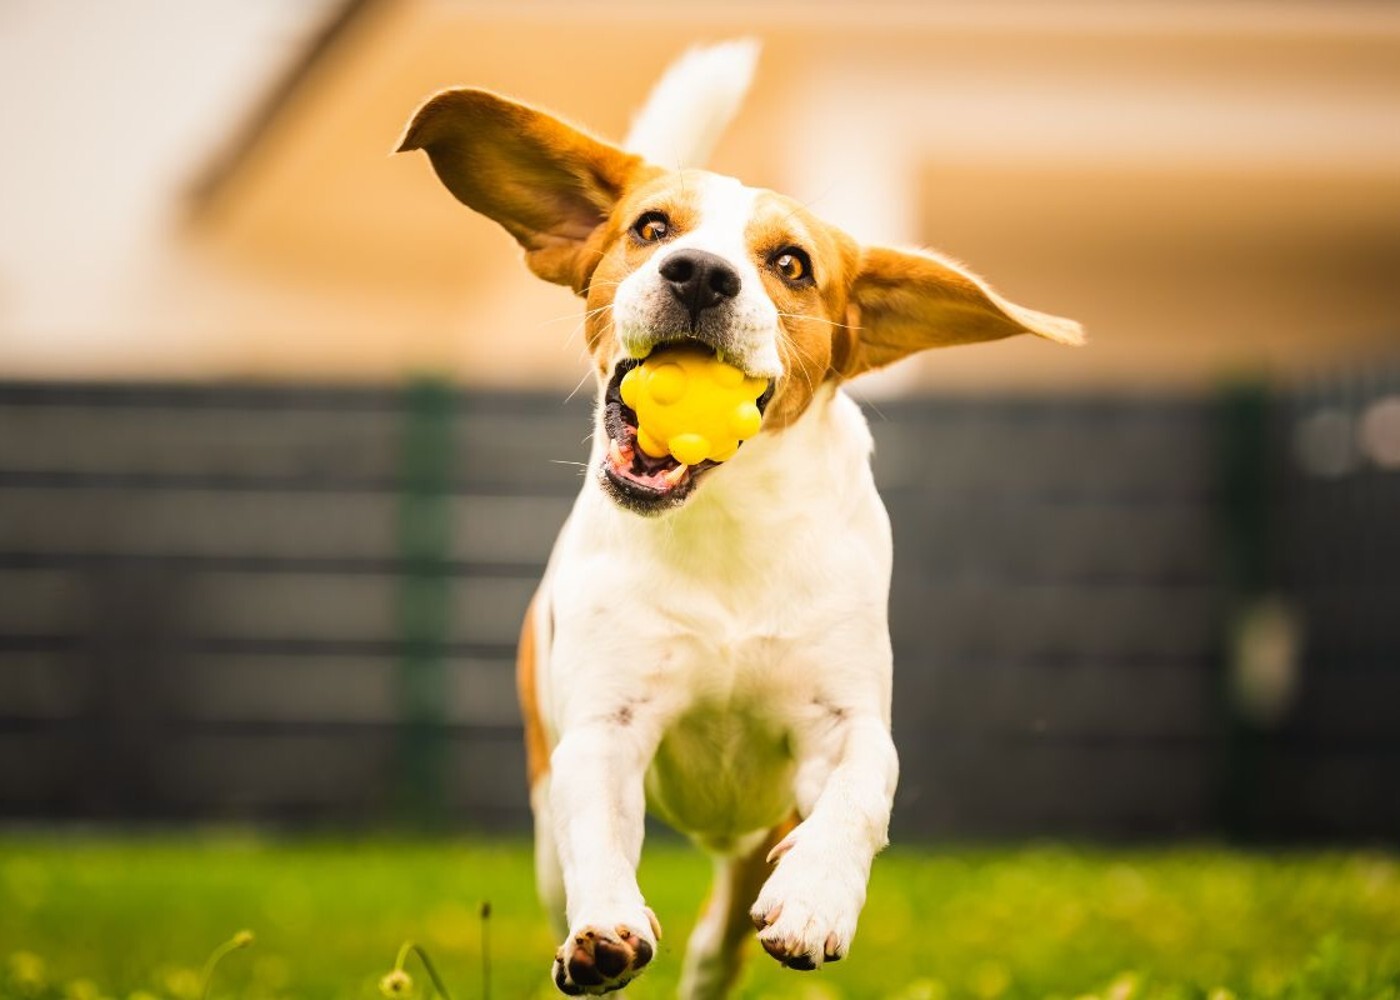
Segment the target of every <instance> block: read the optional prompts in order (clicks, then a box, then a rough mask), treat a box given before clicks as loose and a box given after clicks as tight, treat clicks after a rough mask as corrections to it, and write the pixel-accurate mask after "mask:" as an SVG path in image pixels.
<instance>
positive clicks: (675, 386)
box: [620, 345, 768, 465]
mask: <svg viewBox="0 0 1400 1000" xmlns="http://www.w3.org/2000/svg"><path fill="white" fill-rule="evenodd" d="M620 388H621V392H622V401H623V402H624V403H626V404H627V405H628V406H630V407H631V408H632V410H633V411H634V412H635V413H636V414H637V445H638V447H640V448H641V449H642V451H644V452H646V453H647V454H648V455H650V456H651V457H652V458H661V457H663V456H665V455H672V456H674V457H675V459H676V461H678V462H680V463H682V464H683V465H698V464H699V463H700V462H703V461H704V460H705V459H707V458H708V459H710V460H711V461H714V462H723V461H725V460H726V459H728V458H730V457H731V456H733V454H734V452H736V451H738V450H739V444H740V442H742V441H745V440H747V439H748V438H751V437H753V436H754V435H755V434H757V433H758V428H759V425H760V424H761V423H762V422H763V415H762V414H760V413H759V412H758V397H759V396H761V395H763V391H764V390H765V389H766V388H768V383H767V382H766V381H765V380H764V379H761V378H750V377H749V376H747V375H745V374H744V373H743V372H742V371H741V370H739V369H738V368H735V367H734V366H733V365H727V364H725V363H724V362H723V361H720V360H719V359H717V358H716V357H715V356H714V355H713V354H711V353H710V352H709V351H707V350H705V349H704V348H702V347H699V346H690V345H681V346H678V347H669V348H666V349H664V350H661V351H658V352H657V353H655V354H653V355H651V356H650V357H648V358H647V359H646V360H645V361H643V362H642V363H641V364H640V365H638V366H637V367H636V368H633V369H632V370H631V371H629V372H628V373H627V374H626V375H624V376H623V377H622V385H621V387H620Z"/></svg>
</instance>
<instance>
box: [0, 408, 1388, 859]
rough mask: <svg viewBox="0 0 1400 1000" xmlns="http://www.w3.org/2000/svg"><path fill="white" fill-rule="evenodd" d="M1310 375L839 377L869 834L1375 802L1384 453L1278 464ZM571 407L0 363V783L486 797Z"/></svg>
mask: <svg viewBox="0 0 1400 1000" xmlns="http://www.w3.org/2000/svg"><path fill="white" fill-rule="evenodd" d="M1385 391H1389V390H1388V389H1386V388H1385V387H1384V386H1380V387H1377V388H1375V391H1374V392H1372V391H1371V390H1367V392H1369V393H1370V395H1368V396H1366V398H1367V399H1369V398H1372V397H1373V396H1376V395H1377V394H1378V393H1383V392H1385ZM1363 395H1365V394H1363ZM1249 398H1251V399H1252V398H1253V397H1249ZM1310 406H1312V404H1311V403H1309V402H1308V401H1307V399H1305V398H1304V397H1303V396H1302V395H1300V396H1299V397H1298V398H1297V399H1296V400H1281V401H1280V400H1275V401H1270V400H1268V399H1267V397H1259V402H1258V405H1255V404H1254V403H1248V402H1247V403H1246V404H1242V405H1238V406H1233V407H1232V406H1222V405H1220V403H1219V401H1217V400H1209V399H1198V398H1175V399H1155V400H1151V401H1135V400H1130V399H1122V398H1116V399H1110V398H1092V399H1080V398H1076V399H1061V398H1054V399H1048V398H1047V399H991V400H986V399H982V400H970V399H969V400H949V399H924V400H911V401H901V402H891V403H883V402H882V403H881V404H880V405H879V407H878V410H876V409H873V408H872V410H871V414H870V415H871V418H872V425H873V428H874V431H875V435H876V439H877V456H876V470H877V476H878V478H879V479H880V481H881V483H882V489H883V494H884V497H885V499H886V502H887V504H888V506H889V508H890V512H891V515H892V517H893V520H894V528H895V537H896V557H895V563H896V569H895V579H894V586H893V596H892V608H891V614H892V627H893V633H894V641H895V653H896V710H895V718H896V726H895V728H896V741H897V743H898V744H899V747H900V752H901V760H902V777H901V786H900V793H899V798H898V802H897V810H896V818H895V825H896V832H897V835H898V836H901V837H905V838H918V837H920V836H935V835H936V836H987V835H990V836H1003V835H1008V836H1022V835H1027V834H1045V835H1061V836H1063V835H1069V836H1076V835H1086V836H1095V837H1111V836H1170V835H1176V834H1197V833H1213V832H1219V831H1224V832H1232V833H1240V834H1244V835H1259V836H1267V837H1271V838H1287V837H1292V836H1299V835H1313V834H1323V835H1328V836H1340V837H1365V836H1395V835H1396V833H1397V832H1400V808H1397V804H1396V801H1394V800H1395V799H1396V798H1397V797H1396V796H1394V794H1393V789H1392V788H1391V786H1393V784H1394V780H1393V776H1394V774H1395V773H1396V770H1395V763H1396V756H1397V753H1400V726H1397V722H1400V711H1397V707H1396V706H1397V705H1400V697H1397V694H1400V684H1397V678H1400V633H1397V631H1396V619H1397V616H1396V615H1395V613H1394V612H1395V611H1396V610H1400V605H1397V604H1396V602H1395V597H1396V596H1397V594H1400V569H1397V567H1400V526H1397V524H1396V520H1397V519H1396V517H1395V514H1396V513H1397V512H1400V505H1397V504H1396V500H1397V496H1398V495H1397V489H1400V486H1397V483H1400V473H1397V472H1395V471H1393V470H1391V471H1386V470H1382V469H1379V468H1365V469H1362V468H1360V467H1357V468H1355V469H1352V470H1351V471H1350V472H1348V473H1347V475H1344V476H1340V477H1337V476H1334V477H1331V478H1327V479H1325V480H1320V479H1318V477H1317V476H1316V475H1314V474H1312V473H1309V472H1306V471H1299V470H1298V469H1297V468H1296V463H1295V462H1294V461H1293V453H1292V452H1291V451H1290V448H1291V447H1292V446H1291V445H1289V444H1288V442H1289V441H1291V440H1292V439H1293V438H1294V437H1296V436H1297V431H1298V427H1300V426H1302V425H1303V424H1304V423H1305V422H1306V421H1307V420H1309V419H1312V416H1311V415H1310V414H1311V410H1310V409H1309V407H1310ZM588 410H589V403H588V402H587V401H585V400H575V401H574V402H572V403H569V404H567V405H561V404H560V403H559V401H558V399H557V398H556V397H544V396H538V395H518V394H516V395H512V394H502V393H486V392H475V391H473V392H458V391H449V390H447V389H445V388H443V387H441V386H435V385H431V384H425V385H419V386H411V387H407V388H404V389H394V390H388V389H385V390H372V389H354V390H351V389H325V388H300V387H299V388H268V387H252V386H180V387H176V386H157V385H146V386H134V385H133V386H79V385H22V384H4V385H0V815H5V816H9V817H25V818H43V819H49V818H64V817H84V818H86V817H98V818H104V817H105V818H120V819H123V820H127V819H137V820H140V819H158V820H162V821H164V820H170V819H184V818H200V819H208V818H213V819H240V820H241V819H250V818H251V819H258V820H273V821H281V822H294V823H341V824H343V823H353V824H380V823H385V822H395V821H409V822H415V823H417V822H425V821H426V822H434V821H436V822H444V823H453V824H458V823H463V824H469V825H474V826H480V827H487V828H519V827H521V826H522V825H523V823H524V821H525V817H526V815H527V806H526V796H525V786H524V766H523V755H522V751H521V746H520V733H519V723H518V717H517V714H516V710H515V704H514V679H513V672H512V666H511V661H512V656H513V647H514V641H515V636H516V632H517V629H518V626H519V621H520V616H521V613H522V612H523V609H524V606H525V604H526V602H527V600H528V599H529V595H530V593H531V590H532V588H533V586H534V582H535V580H536V579H537V577H538V575H539V572H540V570H541V569H542V566H543V560H544V558H545V556H546V555H547V553H548V551H549V547H550V545H551V543H552V540H553V536H554V533H555V532H556V530H557V529H558V526H559V524H560V523H561V522H562V520H563V518H564V516H565V514H566V512H567V510H568V507H569V504H570V501H571V499H572V496H573V494H574V493H575V492H576V491H577V488H578V484H579V477H580V475H581V474H582V470H581V468H580V466H579V465H578V464H577V463H578V462H580V461H582V460H583V458H584V456H585V454H586V443H585V436H586V434H587V433H588V430H589V419H588ZM1309 426H1310V425H1309ZM1251 469H1254V470H1255V471H1259V472H1260V474H1259V475H1255V476H1251V475H1250V474H1249V473H1250V470H1251ZM1338 491H1359V492H1355V497H1356V498H1358V499H1355V500H1342V499H1339V497H1340V496H1341V494H1340V493H1338ZM1367 491H1370V492H1367ZM1346 496H1348V497H1351V496H1353V493H1351V492H1347V493H1346ZM1338 503H1340V504H1342V508H1343V509H1342V511H1340V512H1339V511H1338V509H1337V507H1336V505H1337V504H1338ZM1251 505H1253V506H1252V507H1251ZM1252 509H1253V510H1256V511H1258V510H1263V511H1266V512H1269V513H1272V515H1273V517H1272V520H1271V521H1270V524H1271V525H1273V527H1271V528H1270V529H1269V531H1268V532H1267V533H1266V537H1260V538H1259V539H1256V540H1255V542H1254V543H1249V542H1248V537H1249V536H1250V530H1249V529H1248V527H1247V525H1248V524H1249V523H1250V522H1249V520H1248V518H1249V516H1250V514H1249V511H1250V510H1252ZM1242 525H1244V526H1246V527H1241V526H1242ZM1242 534H1243V535H1244V536H1246V541H1245V542H1243V543H1242V542H1240V541H1239V538H1240V536H1241V535H1242ZM1377 539H1383V541H1381V542H1379V543H1378V542H1377ZM1250 544H1253V547H1252V548H1251V547H1250ZM1339 546H1340V547H1343V548H1344V549H1345V553H1350V552H1351V551H1352V550H1351V549H1350V548H1345V547H1346V546H1353V547H1356V548H1357V549H1358V551H1360V552H1361V555H1362V556H1364V558H1361V557H1358V558H1357V559H1353V558H1352V557H1351V555H1350V554H1346V555H1345V557H1344V558H1333V557H1334V556H1336V555H1337V554H1338V551H1339ZM1234 552H1245V553H1248V557H1247V558H1246V557H1245V556H1241V557H1240V558H1233V557H1232V556H1231V555H1230V554H1231V553H1234ZM1250 559H1254V560H1255V561H1256V562H1257V563H1259V564H1258V565H1255V564H1254V563H1250V562H1249V560H1250ZM1242 567H1244V568H1242ZM1274 593H1283V594H1286V595H1287V598H1288V601H1289V602H1291V603H1289V604H1288V605H1287V607H1288V608H1289V609H1290V610H1289V614H1291V615H1293V616H1294V618H1296V619H1297V620H1298V621H1302V622H1305V623H1306V634H1307V635H1308V636H1309V638H1308V641H1307V642H1306V643H1305V644H1304V645H1303V646H1302V647H1301V649H1302V650H1304V652H1303V653H1302V654H1301V656H1300V657H1299V658H1296V659H1297V661H1298V663H1301V678H1302V680H1301V682H1300V683H1299V684H1297V685H1295V687H1296V688H1297V690H1298V691H1300V692H1301V695H1300V696H1298V697H1295V698H1294V699H1293V700H1292V702H1291V704H1290V705H1288V706H1286V711H1285V712H1284V714H1283V715H1281V716H1278V717H1275V718H1273V719H1271V720H1268V722H1267V724H1265V723H1261V722H1260V721H1259V720H1258V719H1255V718H1252V717H1249V718H1246V717H1244V716H1242V715H1241V713H1240V711H1239V710H1238V709H1237V707H1235V701H1234V700H1233V698H1232V695H1231V693H1230V692H1231V690H1232V688H1231V683H1230V681H1231V677H1232V673H1231V671H1232V669H1233V667H1232V664H1233V663H1234V661H1235V659H1237V657H1236V655H1235V652H1234V650H1235V646H1233V645H1232V642H1233V640H1232V636H1234V635H1235V634H1236V632H1237V631H1238V630H1237V629H1236V627H1235V626H1236V625H1237V624H1238V621H1239V620H1240V617H1241V614H1242V613H1243V612H1242V611H1241V609H1242V608H1244V609H1248V608H1250V607H1253V606H1254V603H1257V602H1256V598H1257V599H1260V600H1263V599H1265V598H1268V596H1269V595H1271V594H1274ZM1358 601H1359V602H1360V603H1359V604H1358V603H1357V602H1358ZM1363 606H1364V607H1365V608H1370V609H1371V611H1377V610H1379V612H1380V613H1379V614H1375V615H1371V616H1370V617H1366V615H1370V614H1371V613H1370V612H1365V613H1364V614H1363V613H1362V612H1361V611H1358V608H1359V607H1363ZM1387 609H1389V610H1387ZM1358 615H1362V618H1364V622H1363V621H1362V620H1361V619H1358V617H1357V616H1358ZM1358 623H1360V624H1358ZM1368 630H1369V631H1368ZM1285 659H1286V657H1285ZM1294 667H1295V668H1296V667H1297V663H1295V664H1294ZM1384 795H1389V797H1390V801H1388V802H1386V803H1384V804H1380V803H1377V802H1376V801H1374V800H1375V799H1376V797H1377V796H1384ZM1368 804H1369V807H1368Z"/></svg>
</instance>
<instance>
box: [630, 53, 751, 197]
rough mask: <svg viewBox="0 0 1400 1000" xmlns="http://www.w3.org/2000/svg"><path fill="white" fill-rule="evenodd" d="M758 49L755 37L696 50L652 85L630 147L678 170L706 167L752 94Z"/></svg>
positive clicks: (637, 121) (677, 62)
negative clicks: (740, 107) (746, 95)
mask: <svg viewBox="0 0 1400 1000" xmlns="http://www.w3.org/2000/svg"><path fill="white" fill-rule="evenodd" d="M758 52H759V44H758V42H757V41H756V40H754V39H751V38H741V39H736V40H734V41H730V42H721V43H720V44H718V45H710V46H704V47H697V48H693V49H691V50H690V51H689V52H687V53H686V54H685V55H684V56H682V57H681V58H680V59H678V60H677V61H676V62H675V63H673V64H672V65H671V67H670V69H668V70H667V71H666V75H665V76H663V77H662V78H661V79H660V81H658V82H657V84H656V86H655V87H653V88H652V91H651V96H650V97H649V98H648V99H647V103H646V105H645V106H644V107H643V108H642V110H641V112H640V113H638V115H637V117H636V118H635V119H633V121H632V129H631V131H630V132H628V134H627V141H626V143H625V144H624V145H625V146H626V148H627V149H629V150H631V151H632V152H634V153H640V154H641V155H642V156H644V157H646V158H647V159H649V160H651V161H652V162H653V163H659V164H661V165H662V166H664V167H669V168H670V169H672V170H680V169H683V168H685V167H699V166H703V165H704V164H705V163H706V162H708V160H709V158H710V152H711V151H712V150H713V149H714V145H715V143H716V142H718V141H719V137H720V135H721V134H722V133H723V132H724V130H725V128H726V127H727V126H728V125H729V123H730V121H732V120H733V118H734V116H735V115H736V114H737V113H738V111H739V105H740V104H742V103H743V100H744V95H745V94H747V93H748V90H749V84H750V82H752V80H753V72H754V66H755V65H756V64H757V62H758Z"/></svg>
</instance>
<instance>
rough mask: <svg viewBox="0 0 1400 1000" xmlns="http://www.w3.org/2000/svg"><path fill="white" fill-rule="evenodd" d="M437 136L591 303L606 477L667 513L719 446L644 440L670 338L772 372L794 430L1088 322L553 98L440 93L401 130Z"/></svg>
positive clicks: (456, 164)
mask: <svg viewBox="0 0 1400 1000" xmlns="http://www.w3.org/2000/svg"><path fill="white" fill-rule="evenodd" d="M399 148H400V149H401V150H408V149H422V150H425V151H426V152H427V153H428V156H429V157H430V158H431V160H432V164H433V168H434V170H436V171H437V174H438V177H440V178H441V179H442V182H443V183H444V184H445V185H446V186H447V188H448V189H449V190H450V191H451V192H452V193H453V194H454V195H455V196H456V197H457V198H458V200H460V201H462V202H463V203H464V204H466V205H468V206H469V207H471V208H473V209H475V210H476V211H478V212H481V213H482V214H484V215H486V216H488V217H490V218H491V219H494V220H495V221H496V222H498V223H500V224H501V225H502V226H504V227H505V229H506V230H507V231H508V232H509V233H510V234H511V235H512V236H514V237H515V239H516V240H517V241H519V243H520V245H521V246H522V247H524V249H525V261H526V263H527V264H528V266H529V267H530V269H531V270H532V271H534V273H535V274H537V275H539V276H540V277H541V278H544V279H545V280H546V281H552V282H555V283H558V284H562V285H568V286H570V287H572V288H573V290H574V291H575V292H576V293H577V294H578V295H580V296H582V297H583V298H584V299H585V301H586V303H587V312H586V314H585V316H586V323H585V331H586V340H587V343H588V348H589V350H590V352H591V354H592V358H593V363H594V365H595V367H596V371H597V375H598V380H599V385H600V388H601V391H602V403H603V409H602V415H603V418H602V420H601V421H600V425H599V434H602V435H606V436H607V437H608V438H609V439H611V440H610V441H605V442H602V443H603V444H604V445H605V446H604V447H603V448H600V449H598V451H600V452H601V455H602V457H601V459H600V461H601V469H600V470H599V475H600V482H601V483H602V484H603V486H604V488H605V489H607V490H608V492H609V493H610V494H611V495H612V496H613V497H614V498H615V499H616V500H618V502H620V503H622V504H623V505H624V506H627V507H629V508H630V509H633V510H636V511H639V512H641V513H654V512H658V511H661V510H666V509H669V508H671V507H675V506H677V505H679V504H681V503H683V502H684V501H685V499H686V498H687V497H689V496H690V494H691V493H692V491H693V490H694V488H695V486H696V485H697V483H698V482H699V481H700V480H701V479H702V478H703V477H704V476H706V475H708V474H709V471H710V469H711V468H712V467H713V466H714V464H715V463H712V462H704V463H701V464H700V465H698V466H694V467H691V468H685V467H683V466H680V465H679V463H677V462H676V460H675V459H673V458H664V459H651V458H649V457H648V456H645V455H644V454H643V453H641V452H640V450H638V449H634V448H633V447H632V445H633V444H634V442H635V435H636V427H635V416H634V415H633V414H632V413H631V411H630V410H629V409H628V408H627V407H626V406H625V405H624V404H623V403H622V400H621V397H620V395H619V393H618V385H619V383H620V381H621V378H622V376H623V374H625V372H626V371H627V370H628V369H629V368H630V367H631V366H633V365H635V364H636V363H637V362H638V360H639V359H641V358H644V357H646V356H647V355H648V354H650V353H651V352H652V351H653V350H655V349H658V348H661V347H662V346H663V345H666V344H669V343H672V342H676V341H682V340H690V341H698V342H699V343H701V344H703V345H705V346H706V347H708V348H709V349H711V350H713V351H715V352H717V353H719V354H721V355H722V357H723V358H724V360H726V361H728V362H729V363H731V364H733V365H737V366H738V367H740V368H742V369H743V370H744V371H745V372H747V373H748V374H749V375H751V376H756V377H758V378H762V379H766V380H768V382H769V389H768V391H767V392H766V393H764V395H763V396H762V397H760V399H759V405H760V408H761V409H763V411H764V420H763V429H762V431H761V432H760V433H762V434H772V433H779V432H781V430H782V429H783V428H784V427H786V426H787V425H789V424H790V423H791V422H792V421H794V420H796V419H797V418H798V417H799V416H800V415H801V414H802V413H803V411H804V410H806V409H807V407H808V405H809V403H810V402H811V401H812V398H813V396H814V395H815V394H816V392H817V391H818V390H819V388H820V387H821V386H822V385H823V384H824V383H826V382H828V381H831V380H839V379H846V378H851V377H853V376H856V375H859V374H861V373H862V372H866V371H869V370H871V369H873V368H879V367H881V366H883V365H887V364H890V363H891V362H893V361H897V360H899V359H900V358H902V357H904V356H906V355H908V354H911V353H913V352H915V351H921V350H924V349H926V348H930V347H946V346H951V345H954V344H968V343H976V342H978V341H984V340H996V339H999V338H1002V337H1009V336H1012V335H1014V334H1019V333H1032V334H1035V335H1037V336H1040V337H1045V338H1047V339H1049V340H1054V341H1058V342H1060V343H1067V344H1077V343H1079V342H1080V341H1081V339H1082V335H1081V333H1080V329H1079V326H1078V324H1076V323H1074V322H1072V321H1070V320H1066V319H1061V318H1059V317H1055V316H1049V315H1046V314H1044V313H1039V312H1034V311H1032V310H1029V309H1024V308H1022V307H1020V306H1017V305H1015V304H1013V303H1011V302H1008V301H1006V300H1005V299H1003V298H1001V297H1000V296H998V295H997V294H996V293H995V292H993V291H992V290H991V288H989V287H988V286H987V285H986V283H984V282H983V281H982V280H981V279H979V278H977V277H976V276H975V275H973V274H971V273H970V272H968V271H967V270H965V269H963V268H961V267H959V266H958V265H956V264H954V263H953V262H951V261H949V260H947V259H944V258H942V257H939V256H936V255H933V254H929V253H922V252H914V251H903V250H895V249H891V248H886V247H870V246H861V245H860V244H858V243H857V242H856V241H855V240H853V239H852V238H851V237H849V236H847V235H846V234H845V233H843V232H842V231H841V230H839V229H837V228H836V227H834V226H831V225H828V224H827V223H825V222H822V221H821V220H820V219H818V218H817V217H816V216H814V215H812V214H811V213H810V212H808V211H807V210H806V209H805V208H804V207H803V206H802V205H800V204H798V203H797V202H795V201H793V200H792V199H790V198H785V197H783V196H782V195H779V194H775V193H773V192H771V191H764V190H758V189H754V188H749V187H745V186H744V185H742V184H740V183H739V182H738V181H736V180H733V179H732V178H729V177H723V176H720V175H718V174H713V173H710V172H708V171H704V170H683V171H671V170H665V169H663V168H661V167H658V166H655V165H653V164H650V163H647V162H645V161H644V160H642V159H641V158H640V157H638V156H635V155H633V154H630V153H627V152H625V151H623V150H621V149H618V148H617V147H615V146H613V145H610V144H608V143H606V142H603V141H602V140H599V139H596V138H594V137H593V136H590V135H588V134H586V133H585V132H582V131H580V130H579V129H577V128H574V127H572V126H570V125H567V124H565V123H564V122H562V121H560V120H559V119H557V118H555V117H553V116H551V115H549V114H546V113H544V112H542V111H539V110H536V109H534V108H531V107H527V106H525V105H522V104H518V103H515V102H513V101H508V100H506V99H504V98H501V97H499V96H497V95H495V94H492V93H489V92H487V91H482V90H450V91H446V92H444V93H441V94H438V95H437V96H436V97H434V98H432V99H431V100H430V101H428V103H427V104H425V105H424V106H423V107H422V108H421V109H420V110H419V111H418V113H417V114H416V115H415V116H414V118H413V121H412V122H411V123H410V125H409V127H408V131H407V133H406V135H405V137H404V139H403V142H402V144H401V145H400V147H399Z"/></svg>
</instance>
